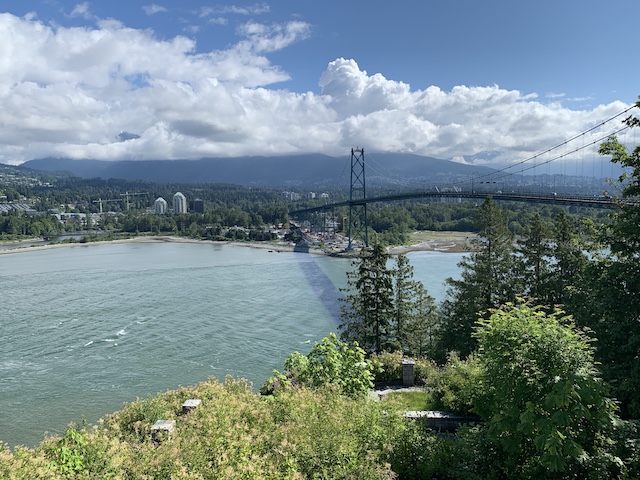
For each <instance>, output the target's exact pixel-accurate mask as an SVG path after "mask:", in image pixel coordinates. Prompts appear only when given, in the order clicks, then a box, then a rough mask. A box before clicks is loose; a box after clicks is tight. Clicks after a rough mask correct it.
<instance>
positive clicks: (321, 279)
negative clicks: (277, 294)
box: [296, 247, 343, 325]
mask: <svg viewBox="0 0 640 480" xmlns="http://www.w3.org/2000/svg"><path fill="white" fill-rule="evenodd" d="M302 251H303V250H297V249H296V252H302ZM308 251H309V249H308V247H307V252H308ZM307 259H308V257H307ZM299 265H300V270H302V273H303V274H304V277H305V278H306V280H307V283H308V284H309V286H310V287H311V288H312V289H313V291H314V292H315V294H316V295H317V297H318V299H319V300H320V303H321V304H322V306H323V307H324V309H325V310H326V311H327V313H328V314H329V315H330V316H331V318H333V319H334V321H335V322H336V325H339V324H340V300H339V299H340V298H342V297H343V295H342V292H341V291H340V289H338V288H337V287H336V286H335V285H334V284H333V282H332V281H331V279H330V278H329V277H328V276H327V274H326V273H324V271H323V270H322V268H320V266H319V265H318V264H317V263H316V262H315V260H313V259H312V260H311V261H302V262H299Z"/></svg>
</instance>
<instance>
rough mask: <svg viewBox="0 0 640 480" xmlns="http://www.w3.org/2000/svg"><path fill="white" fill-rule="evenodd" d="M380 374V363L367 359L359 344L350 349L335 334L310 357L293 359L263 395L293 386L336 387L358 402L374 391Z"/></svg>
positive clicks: (315, 348)
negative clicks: (370, 391)
mask: <svg viewBox="0 0 640 480" xmlns="http://www.w3.org/2000/svg"><path fill="white" fill-rule="evenodd" d="M376 370H379V366H378V365H377V363H376V362H373V361H368V360H367V359H366V354H365V351H364V350H363V349H362V348H360V347H359V346H358V343H357V342H353V343H352V344H351V345H349V344H348V343H346V342H342V341H340V340H338V338H337V337H336V335H335V334H334V333H331V334H330V336H329V337H328V338H326V337H325V338H323V339H322V340H321V341H320V342H319V343H316V344H315V346H314V347H313V348H312V349H311V351H310V352H309V354H308V355H303V354H301V353H299V352H293V353H292V354H291V355H289V356H288V357H287V359H286V361H285V364H284V374H282V373H280V372H278V371H275V372H274V375H273V377H271V378H270V379H268V380H267V382H266V384H265V385H264V386H263V387H262V388H261V389H260V391H261V392H262V393H263V394H271V393H274V392H277V391H278V390H280V389H283V388H286V387H287V386H291V385H305V386H307V387H312V388H317V387H323V386H327V385H332V386H334V387H336V388H337V389H338V390H339V391H340V392H341V393H342V394H344V395H347V396H350V397H354V398H355V397H359V396H364V395H366V394H367V393H368V392H369V390H370V389H371V388H372V387H373V379H374V378H375V375H374V372H375V371H376Z"/></svg>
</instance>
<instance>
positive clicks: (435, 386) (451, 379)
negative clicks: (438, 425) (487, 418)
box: [427, 353, 480, 415]
mask: <svg viewBox="0 0 640 480" xmlns="http://www.w3.org/2000/svg"><path fill="white" fill-rule="evenodd" d="M479 379H480V365H479V362H478V360H477V358H476V357H475V356H473V355H471V356H469V357H468V358H467V359H466V360H460V358H459V357H458V355H457V354H456V353H451V354H449V358H448V360H447V363H446V364H445V366H444V367H443V368H442V369H441V370H440V371H439V373H438V374H436V375H433V376H431V377H430V379H428V381H427V385H428V386H429V387H430V388H431V390H432V394H433V402H434V408H435V409H437V410H445V411H448V412H452V413H455V414H457V415H471V414H473V412H474V402H475V399H476V397H477V395H478V383H479Z"/></svg>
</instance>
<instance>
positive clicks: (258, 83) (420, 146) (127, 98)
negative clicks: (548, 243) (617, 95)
mask: <svg viewBox="0 0 640 480" xmlns="http://www.w3.org/2000/svg"><path fill="white" fill-rule="evenodd" d="M84 5H85V4H81V5H79V6H78V7H77V8H78V13H79V14H81V13H82V11H83V8H85V7H83V6H84ZM85 12H86V14H89V13H88V7H87V8H86V10H85ZM238 33H239V34H240V35H241V37H242V38H241V39H240V40H239V41H238V43H237V44H235V45H231V46H229V47H228V48H227V49H225V50H216V51H211V52H206V53H198V52H197V51H196V48H195V44H194V41H193V40H191V39H188V38H186V37H183V36H177V37H175V38H172V39H158V38H156V37H155V36H154V34H153V32H151V31H149V30H137V29H133V28H128V27H126V26H124V25H122V24H121V23H119V22H117V21H113V20H109V21H99V22H98V23H97V26H96V27H92V28H89V27H85V28H77V27H76V28H63V27H53V26H50V25H47V24H44V23H43V22H40V21H39V20H38V19H37V18H36V17H35V16H33V15H31V16H29V17H24V18H19V17H16V16H13V15H10V14H0V69H1V71H2V72H3V75H2V76H0V105H2V109H0V125H2V128H1V129H0V162H3V163H13V164H19V163H21V162H24V161H26V160H29V159H33V158H41V157H48V156H62V157H70V158H95V159H112V160H116V159H140V160H144V159H187V158H202V157H207V156H240V155H274V154H289V153H299V152H322V153H326V154H330V155H343V154H345V152H348V151H349V150H350V149H351V148H352V147H354V146H362V147H365V148H366V150H367V151H369V152H376V151H385V152H405V153H415V154H420V155H429V156H435V157H440V158H454V159H455V160H456V161H459V162H463V163H489V162H513V161H517V160H520V159H522V158H525V157H527V156H529V155H531V154H532V153H535V152H537V151H540V150H541V149H544V148H548V147H549V146H550V145H553V144H555V143H558V142H561V141H562V140H564V139H566V138H569V137H571V136H572V135H575V134H577V133H579V132H582V131H584V130H586V129H588V128H590V127H591V126H593V125H597V124H598V122H600V121H602V120H603V119H606V118H609V117H610V116H612V115H615V114H617V113H619V112H620V111H621V110H623V109H624V108H625V107H626V105H624V104H623V103H621V102H614V103H611V104H608V105H600V106H597V107H594V108H593V109H591V110H582V111H573V110H570V109H568V108H566V107H564V106H562V105H561V104H560V103H550V104H543V103H541V102H539V101H538V99H537V97H536V96H535V95H524V94H522V93H521V92H519V91H516V90H505V89H503V88H500V87H499V86H497V85H493V86H483V87H468V86H457V87H454V88H453V89H451V91H443V90H442V89H440V88H438V87H437V86H431V87H428V88H426V89H424V90H412V89H411V87H410V86H409V85H408V84H406V83H403V82H401V81H396V80H390V79H387V78H386V77H385V76H384V74H383V73H374V74H370V73H368V72H366V71H364V70H362V69H361V68H360V67H359V66H358V64H357V62H356V60H353V59H343V58H338V59H336V60H334V61H332V62H330V63H329V64H328V65H326V66H319V67H318V68H319V75H318V77H319V86H320V91H319V92H318V93H313V92H306V93H301V92H291V91H288V90H286V89H282V88H279V85H278V84H279V82H283V81H285V80H287V79H288V78H289V73H288V72H285V71H283V70H282V69H281V68H280V67H278V66H277V65H273V64H272V63H271V62H270V60H269V58H268V57H267V54H269V53H271V52H274V51H277V50H282V49H285V48H287V47H288V46H290V45H292V44H293V43H296V42H299V41H301V40H303V39H304V38H306V37H307V36H309V35H310V26H309V25H308V24H306V23H304V22H288V23H283V24H275V25H265V24H260V23H257V22H247V23H245V24H244V25H242V26H241V27H240V29H239V30H238ZM323 69H324V72H321V70H323ZM129 132H135V133H129ZM599 134H601V133H600V132H597V131H595V132H593V133H592V135H599ZM589 139H590V137H585V139H584V140H583V142H584V143H588V141H589ZM483 152H492V154H491V155H489V156H487V155H483Z"/></svg>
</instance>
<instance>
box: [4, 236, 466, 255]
mask: <svg viewBox="0 0 640 480" xmlns="http://www.w3.org/2000/svg"><path fill="white" fill-rule="evenodd" d="M474 237H475V234H473V233H465V232H414V233H413V234H412V235H411V243H410V244H409V245H400V246H394V247H390V248H388V249H387V250H388V252H389V253H390V254H392V255H398V254H404V253H409V252H422V251H433V252H445V253H446V252H468V251H470V241H471V240H472V239H473V238H474ZM34 241H38V239H30V240H21V241H15V242H2V243H0V255H7V254H16V253H26V252H33V251H38V250H48V249H52V248H69V247H86V246H88V245H92V244H100V243H161V242H175V243H209V244H222V245H233V246H238V247H249V248H260V249H265V250H272V251H275V252H293V251H295V245H293V244H291V243H290V242H218V241H213V240H198V239H195V238H185V237H175V236H139V237H134V238H126V239H119V240H105V241H104V242H87V243H80V242H74V243H55V244H49V245H35V246H34V245H29V244H31V243H33V242H34ZM308 253H315V254H320V255H322V254H329V253H330V252H326V251H324V250H322V249H321V248H318V247H310V248H309V250H308Z"/></svg>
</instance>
